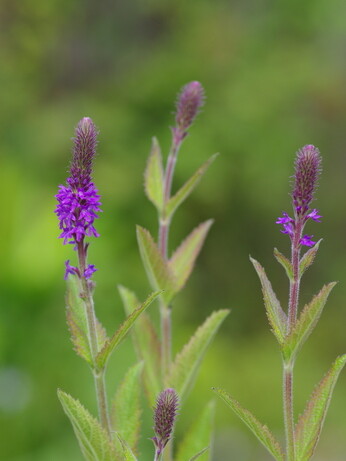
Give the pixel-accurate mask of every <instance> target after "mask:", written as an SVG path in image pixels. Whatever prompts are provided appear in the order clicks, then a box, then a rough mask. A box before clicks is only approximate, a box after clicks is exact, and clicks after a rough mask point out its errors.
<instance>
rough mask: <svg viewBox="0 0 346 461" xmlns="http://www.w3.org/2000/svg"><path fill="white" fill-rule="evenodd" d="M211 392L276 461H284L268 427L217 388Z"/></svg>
mask: <svg viewBox="0 0 346 461" xmlns="http://www.w3.org/2000/svg"><path fill="white" fill-rule="evenodd" d="M213 390H214V391H215V392H216V394H218V395H219V397H221V399H222V400H223V401H224V402H225V403H226V404H227V405H228V406H229V407H230V408H231V409H232V410H233V411H234V413H235V414H236V415H237V416H238V417H239V418H240V419H241V420H242V421H243V423H245V424H246V425H247V427H248V428H249V429H250V430H251V431H252V432H253V434H254V435H255V436H256V437H257V438H258V440H259V441H260V442H261V443H262V444H263V445H264V446H265V447H266V449H267V450H268V451H269V453H271V455H272V456H273V457H274V458H275V459H276V460H277V461H284V454H283V451H282V448H281V447H280V444H279V442H278V441H277V440H276V439H275V437H274V435H273V434H272V433H271V431H270V430H269V429H268V427H267V426H265V425H263V424H262V423H260V422H259V421H258V420H257V418H255V416H254V415H253V414H252V413H251V412H250V411H249V410H246V409H245V408H243V407H242V406H241V405H240V403H239V402H237V401H236V400H235V399H234V398H233V397H231V396H230V395H229V394H228V393H227V392H226V391H224V390H223V389H218V388H213Z"/></svg>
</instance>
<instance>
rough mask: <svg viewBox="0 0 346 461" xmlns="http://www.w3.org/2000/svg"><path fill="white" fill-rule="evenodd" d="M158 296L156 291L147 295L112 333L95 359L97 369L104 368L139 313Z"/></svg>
mask: <svg viewBox="0 0 346 461" xmlns="http://www.w3.org/2000/svg"><path fill="white" fill-rule="evenodd" d="M160 294H161V292H160V291H156V292H155V293H152V294H151V295H149V296H148V298H147V299H146V300H145V301H144V303H143V304H142V305H141V306H139V307H137V309H136V310H134V311H133V312H132V313H131V314H130V315H129V316H128V317H127V318H126V319H125V321H124V322H123V323H122V324H121V325H120V327H119V328H118V330H117V331H116V332H115V333H114V335H113V336H112V337H111V338H110V339H109V340H108V341H106V343H105V345H104V346H103V348H102V349H101V350H100V352H99V353H98V354H97V357H96V364H97V366H98V368H99V369H102V368H104V366H105V365H106V362H107V360H108V358H109V357H110V354H111V353H112V352H113V350H114V349H115V348H116V347H117V346H119V344H120V343H121V342H122V340H123V339H124V338H125V337H126V335H127V333H128V332H129V330H130V329H131V328H132V326H133V324H134V322H135V321H136V319H137V317H139V316H140V315H141V313H142V312H143V311H145V309H147V307H149V306H150V304H151V303H152V302H153V301H154V299H156V298H157V297H158V296H159V295H160Z"/></svg>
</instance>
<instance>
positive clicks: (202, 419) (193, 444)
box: [175, 401, 215, 461]
mask: <svg viewBox="0 0 346 461" xmlns="http://www.w3.org/2000/svg"><path fill="white" fill-rule="evenodd" d="M214 413H215V403H214V401H211V402H209V403H208V405H206V406H205V407H204V408H203V411H202V412H201V413H200V414H199V415H197V417H196V418H195V419H194V423H193V425H192V426H191V428H190V429H189V430H188V432H187V433H186V435H185V436H184V438H183V440H182V441H181V443H180V445H179V446H178V450H177V455H176V457H175V461H186V460H187V459H197V458H198V457H201V461H202V460H204V461H207V460H208V459H209V458H210V456H208V454H205V456H203V457H202V454H203V453H205V452H206V450H207V449H208V448H209V446H210V445H211V437H212V431H213V422H214ZM209 453H210V451H209Z"/></svg>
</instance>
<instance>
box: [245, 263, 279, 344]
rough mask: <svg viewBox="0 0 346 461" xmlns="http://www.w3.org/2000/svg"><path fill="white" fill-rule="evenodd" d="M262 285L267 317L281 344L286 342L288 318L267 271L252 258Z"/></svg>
mask: <svg viewBox="0 0 346 461" xmlns="http://www.w3.org/2000/svg"><path fill="white" fill-rule="evenodd" d="M250 261H251V262H252V264H253V265H254V268H255V269H256V272H257V274H258V277H259V279H260V281H261V285H262V293H263V300H264V305H265V308H266V312H267V317H268V320H269V323H270V326H271V327H272V331H273V333H274V335H275V336H276V339H277V340H278V342H279V344H282V343H283V342H284V338H285V335H286V324H287V317H286V314H285V312H284V311H283V310H282V308H281V305H280V302H279V300H278V299H277V297H276V294H275V293H274V290H273V288H272V286H271V283H270V281H269V279H268V277H267V275H266V273H265V270H264V269H263V267H262V266H261V265H260V263H259V262H258V261H256V260H255V259H253V258H251V257H250Z"/></svg>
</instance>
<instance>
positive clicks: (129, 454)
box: [114, 431, 137, 461]
mask: <svg viewBox="0 0 346 461" xmlns="http://www.w3.org/2000/svg"><path fill="white" fill-rule="evenodd" d="M114 438H116V439H117V441H118V442H119V444H120V446H121V454H122V457H121V461H137V458H136V456H135V455H134V453H133V451H132V450H131V448H130V446H129V445H128V444H127V442H126V441H125V440H124V439H123V438H122V437H121V435H120V434H119V433H118V432H116V431H115V433H114ZM118 459H119V457H118V458H116V461H117V460H118ZM119 461H120V460H119Z"/></svg>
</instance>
